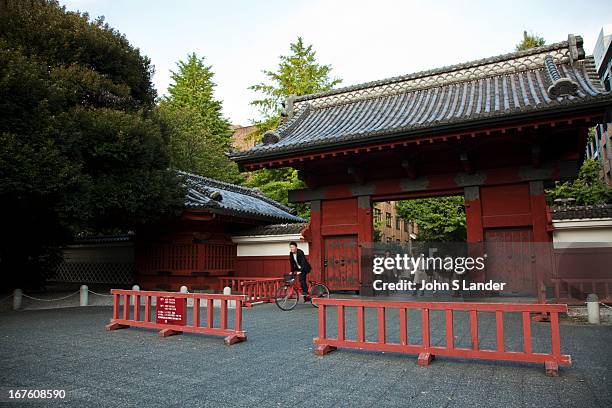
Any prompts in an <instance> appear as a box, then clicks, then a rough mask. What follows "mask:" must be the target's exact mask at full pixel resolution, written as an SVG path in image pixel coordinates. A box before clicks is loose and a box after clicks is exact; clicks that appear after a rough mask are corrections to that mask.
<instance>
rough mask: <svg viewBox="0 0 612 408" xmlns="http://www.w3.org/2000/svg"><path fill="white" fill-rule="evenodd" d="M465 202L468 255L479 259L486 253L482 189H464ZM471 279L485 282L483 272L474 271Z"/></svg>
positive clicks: (472, 187)
mask: <svg viewBox="0 0 612 408" xmlns="http://www.w3.org/2000/svg"><path fill="white" fill-rule="evenodd" d="M463 200H464V202H465V218H466V224H467V243H468V254H469V256H471V257H474V258H476V257H479V256H482V255H483V253H484V229H483V223H482V201H481V199H480V187H479V186H469V187H465V188H464V189H463ZM470 279H471V280H473V281H475V282H482V281H484V280H485V273H484V270H483V271H480V272H479V271H472V274H471V276H470Z"/></svg>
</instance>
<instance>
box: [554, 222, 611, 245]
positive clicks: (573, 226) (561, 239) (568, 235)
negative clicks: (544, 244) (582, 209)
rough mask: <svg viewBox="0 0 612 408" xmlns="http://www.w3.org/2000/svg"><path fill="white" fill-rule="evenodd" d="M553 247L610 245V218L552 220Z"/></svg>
mask: <svg viewBox="0 0 612 408" xmlns="http://www.w3.org/2000/svg"><path fill="white" fill-rule="evenodd" d="M553 227H554V232H553V244H554V247H555V248H598V247H612V219H608V218H606V219H593V220H558V221H553Z"/></svg>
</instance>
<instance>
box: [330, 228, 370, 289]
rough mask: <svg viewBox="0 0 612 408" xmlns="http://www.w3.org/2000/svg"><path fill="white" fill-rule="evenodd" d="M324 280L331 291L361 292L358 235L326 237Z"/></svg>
mask: <svg viewBox="0 0 612 408" xmlns="http://www.w3.org/2000/svg"><path fill="white" fill-rule="evenodd" d="M324 251H325V252H324V258H323V278H324V282H325V283H326V284H327V286H328V287H329V289H331V290H359V288H360V284H361V279H360V276H359V275H360V274H359V253H358V252H359V251H358V247H357V235H335V236H328V237H325V248H324Z"/></svg>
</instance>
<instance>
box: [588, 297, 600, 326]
mask: <svg viewBox="0 0 612 408" xmlns="http://www.w3.org/2000/svg"><path fill="white" fill-rule="evenodd" d="M586 304H587V315H588V316H589V323H591V324H599V298H598V297H597V295H596V294H594V293H591V294H590V295H588V296H587V299H586Z"/></svg>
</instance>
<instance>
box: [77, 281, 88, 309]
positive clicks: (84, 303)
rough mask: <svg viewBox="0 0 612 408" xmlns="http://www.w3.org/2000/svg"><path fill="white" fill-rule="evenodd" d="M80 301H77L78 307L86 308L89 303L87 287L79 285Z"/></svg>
mask: <svg viewBox="0 0 612 408" xmlns="http://www.w3.org/2000/svg"><path fill="white" fill-rule="evenodd" d="M80 295H81V296H80V300H79V305H80V306H87V303H88V301H89V288H88V287H87V285H81V293H80Z"/></svg>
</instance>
